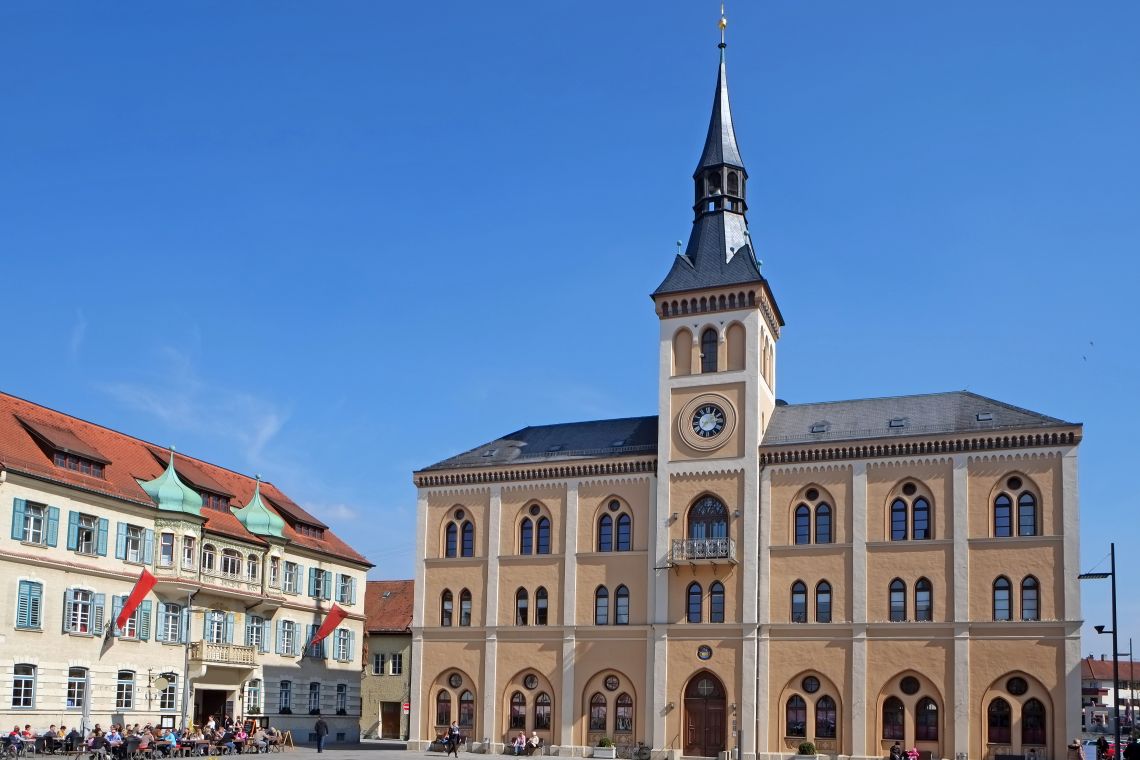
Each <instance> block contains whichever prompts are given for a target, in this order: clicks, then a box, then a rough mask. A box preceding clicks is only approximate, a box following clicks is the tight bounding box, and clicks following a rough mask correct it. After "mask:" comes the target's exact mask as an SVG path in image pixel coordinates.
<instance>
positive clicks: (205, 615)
mask: <svg viewBox="0 0 1140 760" xmlns="http://www.w3.org/2000/svg"><path fill="white" fill-rule="evenodd" d="M209 640H210V610H202V641H209Z"/></svg>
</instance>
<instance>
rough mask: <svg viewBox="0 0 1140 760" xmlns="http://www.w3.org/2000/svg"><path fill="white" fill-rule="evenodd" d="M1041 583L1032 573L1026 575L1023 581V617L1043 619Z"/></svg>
mask: <svg viewBox="0 0 1140 760" xmlns="http://www.w3.org/2000/svg"><path fill="white" fill-rule="evenodd" d="M1040 591H1041V584H1040V583H1038V582H1037V579H1036V578H1034V577H1033V576H1032V575H1027V576H1025V579H1024V580H1022V581H1021V619H1022V620H1040V619H1041V604H1040V603H1041V599H1040Z"/></svg>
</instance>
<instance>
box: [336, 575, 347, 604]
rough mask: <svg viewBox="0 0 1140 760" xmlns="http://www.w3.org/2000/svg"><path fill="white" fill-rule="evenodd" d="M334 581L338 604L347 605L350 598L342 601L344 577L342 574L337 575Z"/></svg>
mask: <svg viewBox="0 0 1140 760" xmlns="http://www.w3.org/2000/svg"><path fill="white" fill-rule="evenodd" d="M332 579H333V585H335V586H336V600H337V601H338V602H341V603H345V602H347V601H348V597H347V596H346V597H345V598H343V599H342V598H341V593H340V589H341V584H342V583H344V576H343V575H341V574H340V573H335V574H334V575H333V576H332Z"/></svg>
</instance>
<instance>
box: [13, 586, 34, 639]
mask: <svg viewBox="0 0 1140 760" xmlns="http://www.w3.org/2000/svg"><path fill="white" fill-rule="evenodd" d="M31 585H32V584H30V583H29V582H28V581H20V590H19V595H18V596H17V598H16V627H17V628H31V627H32V624H31V617H32V614H31V606H32V589H31Z"/></svg>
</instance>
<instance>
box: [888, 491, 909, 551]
mask: <svg viewBox="0 0 1140 760" xmlns="http://www.w3.org/2000/svg"><path fill="white" fill-rule="evenodd" d="M891 540H892V541H906V502H905V501H903V500H902V499H895V500H894V501H893V502H891Z"/></svg>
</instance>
